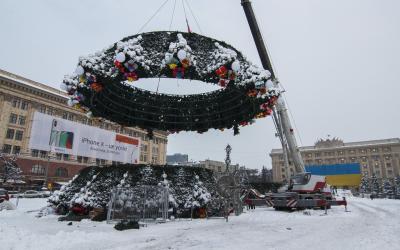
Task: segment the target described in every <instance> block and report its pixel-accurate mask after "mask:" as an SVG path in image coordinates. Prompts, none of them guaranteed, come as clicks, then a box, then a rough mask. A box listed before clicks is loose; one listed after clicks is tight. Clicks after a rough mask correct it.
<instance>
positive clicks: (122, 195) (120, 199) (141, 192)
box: [107, 185, 168, 223]
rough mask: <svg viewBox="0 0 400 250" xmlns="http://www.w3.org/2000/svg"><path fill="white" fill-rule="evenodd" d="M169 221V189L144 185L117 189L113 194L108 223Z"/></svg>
mask: <svg viewBox="0 0 400 250" xmlns="http://www.w3.org/2000/svg"><path fill="white" fill-rule="evenodd" d="M167 219H168V189H167V188H165V187H163V186H160V185H158V186H151V185H143V186H136V187H129V188H115V189H113V191H112V192H111V198H110V204H109V206H108V212H107V222H111V221H121V220H136V221H142V222H145V223H147V222H165V221H166V220H167Z"/></svg>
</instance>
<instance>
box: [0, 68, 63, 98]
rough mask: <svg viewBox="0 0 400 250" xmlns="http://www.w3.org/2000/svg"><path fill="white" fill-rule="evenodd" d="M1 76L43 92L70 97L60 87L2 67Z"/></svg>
mask: <svg viewBox="0 0 400 250" xmlns="http://www.w3.org/2000/svg"><path fill="white" fill-rule="evenodd" d="M0 77H2V78H5V79H7V80H10V81H12V82H14V83H16V84H21V85H25V86H28V87H32V88H35V89H38V90H41V91H43V92H46V93H48V94H53V95H56V96H59V97H63V98H65V99H68V96H67V93H65V92H63V91H61V90H59V89H56V88H53V87H50V86H47V85H44V84H42V83H38V82H35V81H32V80H30V79H27V78H25V77H22V76H19V75H15V74H13V73H10V72H7V71H5V70H2V69H0Z"/></svg>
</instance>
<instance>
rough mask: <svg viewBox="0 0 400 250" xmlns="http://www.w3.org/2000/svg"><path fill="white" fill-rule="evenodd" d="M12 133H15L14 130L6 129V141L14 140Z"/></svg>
mask: <svg viewBox="0 0 400 250" xmlns="http://www.w3.org/2000/svg"><path fill="white" fill-rule="evenodd" d="M14 132H15V130H14V129H11V128H9V129H7V133H6V139H10V140H12V139H14Z"/></svg>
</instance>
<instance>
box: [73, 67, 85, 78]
mask: <svg viewBox="0 0 400 250" xmlns="http://www.w3.org/2000/svg"><path fill="white" fill-rule="evenodd" d="M83 73H85V70H84V69H83V67H82V66H81V65H79V66H78V67H76V69H75V74H77V75H78V76H80V75H83Z"/></svg>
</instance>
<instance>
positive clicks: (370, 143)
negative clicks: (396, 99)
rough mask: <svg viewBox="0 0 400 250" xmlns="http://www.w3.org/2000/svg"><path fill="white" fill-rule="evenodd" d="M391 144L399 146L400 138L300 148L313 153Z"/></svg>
mask: <svg viewBox="0 0 400 250" xmlns="http://www.w3.org/2000/svg"><path fill="white" fill-rule="evenodd" d="M389 144H399V145H400V138H389V139H381V140H370V141H359V142H346V143H343V145H341V146H332V147H325V148H318V147H315V146H305V147H299V149H300V151H303V152H304V151H312V150H329V149H338V148H354V147H368V146H372V147H373V146H380V145H389ZM271 154H282V149H272V151H271Z"/></svg>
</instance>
